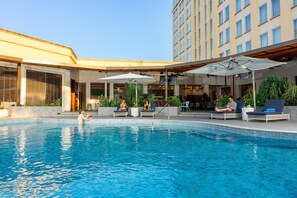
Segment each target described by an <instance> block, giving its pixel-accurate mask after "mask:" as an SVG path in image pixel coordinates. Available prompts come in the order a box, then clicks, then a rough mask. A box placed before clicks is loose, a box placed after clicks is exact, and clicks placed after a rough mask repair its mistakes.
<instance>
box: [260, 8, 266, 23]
mask: <svg viewBox="0 0 297 198" xmlns="http://www.w3.org/2000/svg"><path fill="white" fill-rule="evenodd" d="M259 9H260V24H262V23H264V22H266V21H267V4H264V5H262V6H261V7H260V8H259Z"/></svg>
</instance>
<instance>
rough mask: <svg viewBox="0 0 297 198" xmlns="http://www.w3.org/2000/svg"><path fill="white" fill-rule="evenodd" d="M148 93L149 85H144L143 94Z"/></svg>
mask: <svg viewBox="0 0 297 198" xmlns="http://www.w3.org/2000/svg"><path fill="white" fill-rule="evenodd" d="M147 93H148V85H143V94H147Z"/></svg>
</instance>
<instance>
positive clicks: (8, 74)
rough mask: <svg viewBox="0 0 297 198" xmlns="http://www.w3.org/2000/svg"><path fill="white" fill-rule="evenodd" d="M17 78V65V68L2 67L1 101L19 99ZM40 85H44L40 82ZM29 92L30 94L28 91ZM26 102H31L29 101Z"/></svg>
mask: <svg viewBox="0 0 297 198" xmlns="http://www.w3.org/2000/svg"><path fill="white" fill-rule="evenodd" d="M17 79H18V75H17V68H16V66H15V68H12V67H3V66H1V67H0V103H2V102H9V101H11V102H16V101H17ZM27 83H28V81H27ZM37 83H38V82H36V85H37ZM40 85H42V83H40ZM43 86H44V85H43ZM27 94H29V93H28V91H27ZM32 94H33V93H32ZM26 102H27V103H29V101H26Z"/></svg>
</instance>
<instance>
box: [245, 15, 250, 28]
mask: <svg viewBox="0 0 297 198" xmlns="http://www.w3.org/2000/svg"><path fill="white" fill-rule="evenodd" d="M250 30H251V15H250V14H249V15H247V16H246V17H245V32H248V31H250Z"/></svg>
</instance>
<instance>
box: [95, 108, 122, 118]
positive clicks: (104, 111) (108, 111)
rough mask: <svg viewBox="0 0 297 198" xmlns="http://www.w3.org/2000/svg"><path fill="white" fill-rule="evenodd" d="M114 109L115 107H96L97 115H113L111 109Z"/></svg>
mask: <svg viewBox="0 0 297 198" xmlns="http://www.w3.org/2000/svg"><path fill="white" fill-rule="evenodd" d="M116 109H117V108H116V107H98V116H104V117H110V116H113V111H115V110H116Z"/></svg>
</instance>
